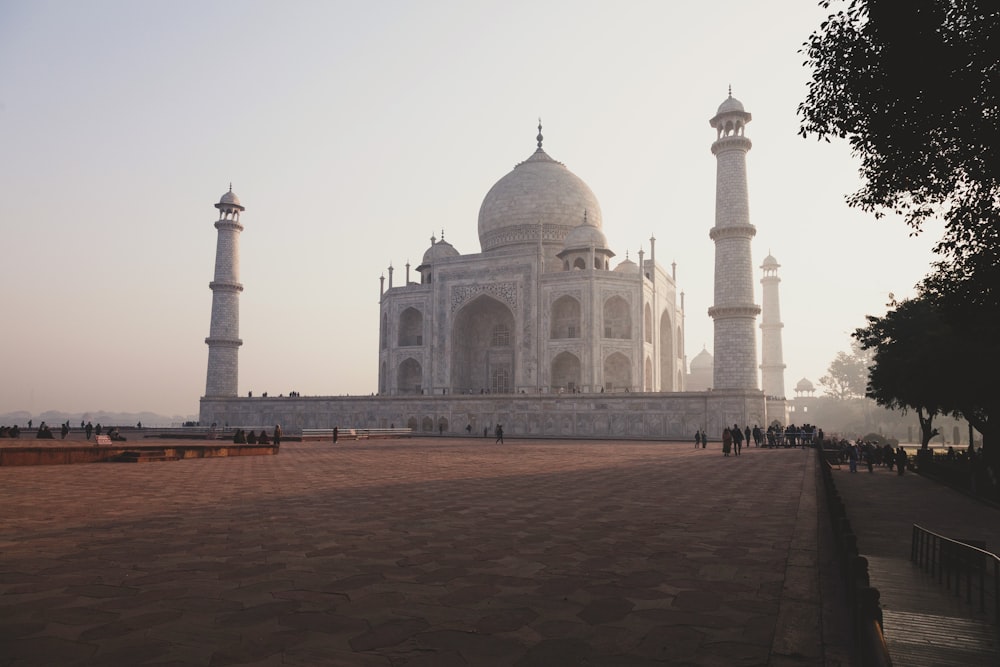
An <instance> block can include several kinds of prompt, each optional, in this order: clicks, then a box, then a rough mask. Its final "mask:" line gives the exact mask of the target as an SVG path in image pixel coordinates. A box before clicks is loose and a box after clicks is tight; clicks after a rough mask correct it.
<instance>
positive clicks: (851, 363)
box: [819, 342, 871, 401]
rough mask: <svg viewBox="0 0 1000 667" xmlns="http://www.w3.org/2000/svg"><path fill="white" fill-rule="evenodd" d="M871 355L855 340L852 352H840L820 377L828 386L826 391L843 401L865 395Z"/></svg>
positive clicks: (825, 385) (828, 394) (822, 383)
mask: <svg viewBox="0 0 1000 667" xmlns="http://www.w3.org/2000/svg"><path fill="white" fill-rule="evenodd" d="M870 357H871V355H870V354H867V353H865V352H864V351H863V349H862V348H861V346H860V345H859V344H858V343H855V342H852V343H851V354H847V353H846V352H838V353H837V356H836V357H835V358H834V359H833V361H831V362H830V365H829V366H828V367H827V369H826V373H827V374H826V375H824V376H823V377H821V378H820V379H819V383H820V384H821V385H823V386H824V387H825V388H826V389H825V391H824V393H825V394H826V395H827V396H830V397H831V398H836V399H837V400H841V401H846V400H848V399H850V398H861V397H862V396H864V395H865V387H866V386H867V381H868V363H869V361H870Z"/></svg>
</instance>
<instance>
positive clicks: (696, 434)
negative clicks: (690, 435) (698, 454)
mask: <svg viewBox="0 0 1000 667" xmlns="http://www.w3.org/2000/svg"><path fill="white" fill-rule="evenodd" d="M700 446H701V431H695V432H694V448H695V449H698V448H699V447H700Z"/></svg>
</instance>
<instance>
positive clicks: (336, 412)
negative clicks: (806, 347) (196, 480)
mask: <svg viewBox="0 0 1000 667" xmlns="http://www.w3.org/2000/svg"><path fill="white" fill-rule="evenodd" d="M200 422H201V425H202V426H208V425H211V424H216V425H218V426H220V427H224V426H228V427H230V428H246V429H255V430H259V429H262V428H263V429H267V431H268V432H269V433H270V432H271V430H272V429H273V428H274V425H275V424H281V429H282V431H283V432H284V433H286V434H288V435H292V434H295V433H297V432H299V431H301V429H304V428H332V427H334V426H337V427H339V428H391V427H396V428H400V427H407V426H408V427H411V428H413V431H414V433H416V434H420V433H427V434H437V433H440V432H443V433H445V434H451V435H466V434H467V433H470V432H471V434H472V435H477V436H479V437H482V435H483V429H487V431H488V433H489V434H492V433H493V428H494V426H495V425H496V424H498V423H499V424H502V425H503V429H504V434H505V435H506V436H526V437H557V438H594V439H604V438H634V439H654V440H655V439H664V440H692V439H693V438H694V432H695V430H697V429H704V430H705V431H706V433H708V436H709V437H710V438H712V439H716V440H717V439H719V438H721V434H722V429H723V428H724V427H725V426H726V425H732V424H739V425H741V426H751V427H752V426H753V425H754V424H759V425H760V426H762V427H763V426H765V425H766V424H767V420H766V408H765V400H764V394H763V392H760V391H740V390H733V391H709V392H677V393H649V392H630V393H621V394H561V395H552V394H547V395H542V396H539V395H524V394H521V395H518V394H505V395H491V394H478V395H471V396H470V395H462V396H449V395H443V396H357V397H355V396H345V397H330V396H298V397H290V398H289V397H253V398H243V397H240V398H219V397H204V398H202V399H201V410H200ZM467 427H471V430H467Z"/></svg>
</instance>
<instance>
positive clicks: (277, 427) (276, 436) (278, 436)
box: [274, 424, 281, 447]
mask: <svg viewBox="0 0 1000 667" xmlns="http://www.w3.org/2000/svg"><path fill="white" fill-rule="evenodd" d="M280 444H281V424H275V425H274V446H275V447H277V446H278V445H280Z"/></svg>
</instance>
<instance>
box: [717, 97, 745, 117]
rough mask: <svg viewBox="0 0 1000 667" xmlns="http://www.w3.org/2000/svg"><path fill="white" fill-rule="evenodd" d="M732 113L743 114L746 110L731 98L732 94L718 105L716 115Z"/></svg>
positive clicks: (741, 104) (740, 103)
mask: <svg viewBox="0 0 1000 667" xmlns="http://www.w3.org/2000/svg"><path fill="white" fill-rule="evenodd" d="M733 111H739V112H744V111H746V109H744V108H743V103H742V102H740V101H739V100H738V99H736V98H735V97H733V95H732V93H730V95H729V97H728V98H726V101H725V102H723V103H722V104H720V105H719V110H718V111H717V112H716V114H722V113H731V112H733Z"/></svg>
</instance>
